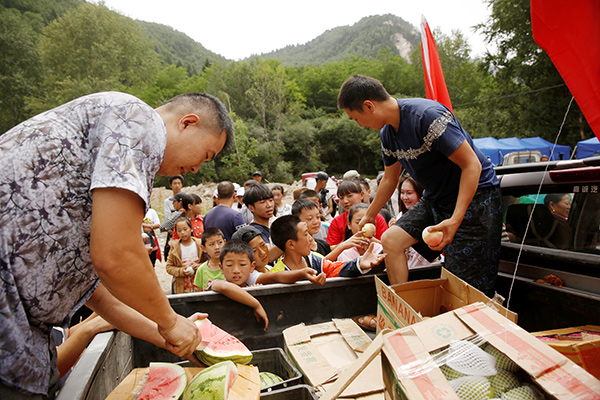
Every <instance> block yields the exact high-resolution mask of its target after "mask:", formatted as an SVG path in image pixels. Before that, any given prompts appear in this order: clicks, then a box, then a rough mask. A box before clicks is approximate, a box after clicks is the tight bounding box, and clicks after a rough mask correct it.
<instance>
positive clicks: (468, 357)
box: [446, 340, 497, 376]
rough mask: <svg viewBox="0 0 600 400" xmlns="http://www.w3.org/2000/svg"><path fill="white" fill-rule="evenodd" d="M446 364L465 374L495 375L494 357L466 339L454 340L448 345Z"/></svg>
mask: <svg viewBox="0 0 600 400" xmlns="http://www.w3.org/2000/svg"><path fill="white" fill-rule="evenodd" d="M447 351H448V354H447V358H446V365H448V366H449V367H451V368H454V369H455V370H457V371H458V372H460V373H463V374H465V375H474V376H492V375H496V374H497V371H496V367H495V365H496V357H494V356H493V355H491V354H489V353H486V352H485V351H483V350H482V349H481V348H479V347H478V346H477V345H475V344H473V343H472V342H470V341H466V340H456V341H453V342H451V343H450V346H449V347H448V350H447Z"/></svg>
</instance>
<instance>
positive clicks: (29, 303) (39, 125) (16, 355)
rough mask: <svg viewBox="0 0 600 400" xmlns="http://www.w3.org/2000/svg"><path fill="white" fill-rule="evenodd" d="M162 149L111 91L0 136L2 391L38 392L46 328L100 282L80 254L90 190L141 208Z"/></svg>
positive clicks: (147, 123)
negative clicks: (124, 196) (135, 201)
mask: <svg viewBox="0 0 600 400" xmlns="http://www.w3.org/2000/svg"><path fill="white" fill-rule="evenodd" d="M165 146H166V128H165V124H164V122H163V120H162V118H161V117H160V116H159V115H158V113H156V111H154V110H153V109H152V108H151V107H150V106H148V105H147V104H145V103H143V102H142V101H140V100H139V99H137V98H135V97H133V96H130V95H127V94H123V93H115V92H109V93H97V94H93V95H89V96H84V97H81V98H79V99H76V100H73V101H71V102H69V103H66V104H64V105H62V106H59V107H57V108H54V109H52V110H49V111H46V112H44V113H42V114H40V115H38V116H36V117H33V118H31V119H29V120H27V121H25V122H23V123H21V124H19V125H17V126H16V127H14V128H12V129H11V130H9V131H8V132H6V133H5V134H3V135H2V136H0V277H1V281H0V379H1V380H2V383H3V384H4V385H6V386H10V387H14V388H18V389H20V390H22V391H24V392H27V393H32V394H46V393H47V390H48V383H49V377H50V373H51V369H52V368H55V367H56V352H55V348H54V344H53V342H52V340H51V339H50V338H49V336H50V330H51V327H52V326H53V325H63V326H64V325H66V324H68V323H69V320H70V318H71V316H72V314H73V313H74V312H75V311H76V310H77V309H78V308H79V307H80V306H81V305H82V304H83V303H84V302H85V301H87V299H88V298H89V297H90V296H91V294H92V292H93V291H94V289H95V288H96V287H97V285H98V283H99V280H98V276H97V275H96V272H95V270H94V268H93V267H92V263H91V260H90V251H89V240H90V227H91V213H92V195H91V193H92V190H93V189H95V188H106V187H117V188H123V189H127V190H130V191H132V192H134V193H136V194H137V195H139V196H140V197H141V198H142V199H143V200H144V201H145V203H146V207H149V204H150V192H151V190H152V184H153V181H154V176H155V174H156V172H157V171H158V169H159V167H160V163H161V162H162V158H163V156H164V151H165ZM140 222H141V221H140ZM118 230H119V227H115V232H118ZM107 234H110V232H107Z"/></svg>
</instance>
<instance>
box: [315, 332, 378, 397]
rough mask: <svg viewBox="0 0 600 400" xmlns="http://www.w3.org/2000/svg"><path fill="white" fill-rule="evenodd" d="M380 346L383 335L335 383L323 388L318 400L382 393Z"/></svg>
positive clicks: (376, 338)
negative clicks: (322, 393) (323, 391)
mask: <svg viewBox="0 0 600 400" xmlns="http://www.w3.org/2000/svg"><path fill="white" fill-rule="evenodd" d="M382 346H383V335H382V334H379V335H377V337H375V340H373V341H372V342H371V344H370V345H369V346H368V347H367V349H366V350H365V351H364V353H362V354H361V355H360V356H359V357H358V359H357V360H356V361H355V362H354V363H352V365H351V366H350V367H348V368H347V369H346V370H345V371H343V372H342V373H341V374H340V376H339V378H338V379H337V380H336V381H335V382H333V383H332V384H330V385H327V386H324V388H325V389H326V392H325V394H324V395H323V396H321V398H320V400H332V399H337V398H338V397H342V396H344V397H352V396H353V395H354V396H356V395H357V394H366V393H372V392H376V391H382V390H383V389H384V385H383V378H382V374H383V373H382V371H381V360H380V358H379V357H378V356H379V354H380V351H381V347H382ZM374 360H375V361H374ZM365 366H366V367H365Z"/></svg>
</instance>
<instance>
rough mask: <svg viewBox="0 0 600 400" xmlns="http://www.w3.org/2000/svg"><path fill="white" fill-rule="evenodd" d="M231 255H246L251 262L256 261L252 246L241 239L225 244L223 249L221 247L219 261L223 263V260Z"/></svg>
mask: <svg viewBox="0 0 600 400" xmlns="http://www.w3.org/2000/svg"><path fill="white" fill-rule="evenodd" d="M229 253H232V254H246V255H247V256H248V258H249V259H250V262H253V261H254V250H252V246H250V245H249V244H248V243H246V242H244V241H243V240H239V239H231V240H230V241H229V242H227V243H225V245H224V246H223V247H221V253H220V254H219V261H221V263H223V259H225V256H226V255H227V254H229Z"/></svg>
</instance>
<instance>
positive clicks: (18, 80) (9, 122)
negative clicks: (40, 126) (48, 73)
mask: <svg viewBox="0 0 600 400" xmlns="http://www.w3.org/2000/svg"><path fill="white" fill-rule="evenodd" d="M36 43H37V35H36V34H35V32H34V31H33V29H32V28H31V27H30V25H29V22H28V20H27V19H26V18H24V17H22V16H21V14H20V13H19V12H17V11H15V10H8V9H5V8H3V7H0V54H2V57H0V133H4V132H5V131H7V130H8V129H10V128H11V127H13V126H14V125H16V124H18V123H19V122H21V121H23V120H24V119H26V118H27V117H29V116H30V115H31V114H30V113H29V112H28V111H26V109H25V104H26V98H27V97H28V96H34V95H35V94H36V93H37V92H38V88H39V83H40V78H41V71H40V61H39V56H38V54H37V51H36Z"/></svg>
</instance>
